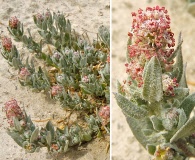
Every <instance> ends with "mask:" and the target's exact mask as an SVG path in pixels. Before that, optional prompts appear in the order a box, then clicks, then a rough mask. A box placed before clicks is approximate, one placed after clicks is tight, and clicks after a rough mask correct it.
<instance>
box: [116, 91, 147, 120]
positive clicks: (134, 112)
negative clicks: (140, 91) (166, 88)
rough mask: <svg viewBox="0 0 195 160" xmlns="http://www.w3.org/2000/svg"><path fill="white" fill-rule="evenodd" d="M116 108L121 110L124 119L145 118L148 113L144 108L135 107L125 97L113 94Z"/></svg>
mask: <svg viewBox="0 0 195 160" xmlns="http://www.w3.org/2000/svg"><path fill="white" fill-rule="evenodd" d="M114 95H115V98H116V101H117V104H118V106H119V107H120V108H121V109H122V111H123V113H124V115H125V116H126V117H133V118H136V119H140V118H144V117H146V116H147V114H148V111H147V110H145V109H144V108H141V107H138V106H136V104H134V103H132V102H131V101H130V100H128V99H127V98H126V97H124V96H123V95H121V94H117V93H114Z"/></svg>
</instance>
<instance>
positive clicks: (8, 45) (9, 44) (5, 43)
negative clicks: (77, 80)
mask: <svg viewBox="0 0 195 160" xmlns="http://www.w3.org/2000/svg"><path fill="white" fill-rule="evenodd" d="M1 44H2V46H3V48H4V50H5V51H8V52H10V51H11V49H12V41H11V38H7V37H5V36H4V37H2V39H1Z"/></svg>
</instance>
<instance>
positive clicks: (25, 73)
mask: <svg viewBox="0 0 195 160" xmlns="http://www.w3.org/2000/svg"><path fill="white" fill-rule="evenodd" d="M29 75H30V72H29V71H28V69H27V68H25V67H22V68H21V70H20V73H19V76H20V78H21V79H25V78H26V77H28V76H29Z"/></svg>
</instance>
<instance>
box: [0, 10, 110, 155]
mask: <svg viewBox="0 0 195 160" xmlns="http://www.w3.org/2000/svg"><path fill="white" fill-rule="evenodd" d="M33 18H34V23H35V24H36V26H37V27H38V33H39V35H40V38H39V39H38V40H35V39H34V38H33V36H32V35H31V32H30V29H27V33H28V35H26V34H25V32H24V28H23V24H22V23H21V22H20V21H19V19H18V18H17V17H11V18H10V20H9V26H8V31H9V33H10V34H11V35H12V37H13V38H14V40H15V41H17V42H21V43H23V45H24V46H25V47H26V48H27V49H28V50H29V51H30V52H32V54H31V55H30V56H26V55H23V56H21V54H20V53H19V51H18V50H17V48H16V46H15V45H13V44H12V41H11V39H10V38H8V37H7V36H3V37H2V38H1V39H2V42H1V46H2V49H1V50H2V51H1V54H2V55H3V57H4V58H5V59H6V60H7V62H8V64H9V65H10V66H12V67H13V68H15V69H16V70H18V80H19V82H20V84H21V85H22V86H29V87H30V88H32V89H33V90H35V91H44V92H45V93H49V94H50V97H51V98H52V99H56V100H58V101H60V103H61V106H62V107H64V108H65V109H71V110H73V111H74V110H79V111H80V113H82V112H84V113H85V114H84V115H86V116H85V117H83V116H81V118H80V119H79V121H80V124H79V123H75V124H73V125H71V126H65V127H63V128H56V129H55V127H54V126H53V124H52V123H51V122H50V121H49V122H48V123H47V125H46V127H44V128H41V129H39V128H38V127H35V125H34V124H33V122H32V121H31V118H30V116H28V115H27V114H26V111H23V110H22V109H21V108H20V107H19V105H18V103H17V101H16V100H15V99H12V100H10V101H8V102H6V103H5V106H4V110H5V112H6V116H7V119H8V122H9V124H10V128H8V134H9V135H10V136H11V137H12V138H13V139H14V140H15V141H16V143H17V144H18V145H20V146H21V147H23V148H25V149H26V151H27V152H34V151H38V150H39V149H40V148H41V147H47V148H48V150H49V151H57V152H66V151H67V150H68V147H70V146H74V145H77V144H81V143H82V142H84V141H90V140H91V139H92V137H93V136H94V135H104V133H107V134H109V132H110V129H109V128H110V127H109V123H110V107H109V102H110V97H109V89H110V88H109V86H110V66H109V63H110V61H109V57H110V56H109V51H110V46H109V45H110V32H109V30H108V29H107V28H106V27H104V26H101V27H100V28H99V30H98V34H97V37H98V38H97V40H94V41H93V43H91V42H90V41H89V39H87V40H86V37H85V36H84V35H79V34H78V33H76V31H75V30H73V29H72V28H71V23H70V21H69V20H66V19H65V17H64V15H63V14H61V13H51V12H50V11H49V10H47V12H46V13H44V14H36V15H34V16H33ZM43 48H47V52H46V51H45V52H44V51H43ZM35 58H37V59H39V63H40V66H35V64H34V60H33V59H35ZM25 59H26V60H25ZM42 66H45V67H42ZM82 115H83V114H82ZM81 124H82V125H81ZM100 133H101V134H100Z"/></svg>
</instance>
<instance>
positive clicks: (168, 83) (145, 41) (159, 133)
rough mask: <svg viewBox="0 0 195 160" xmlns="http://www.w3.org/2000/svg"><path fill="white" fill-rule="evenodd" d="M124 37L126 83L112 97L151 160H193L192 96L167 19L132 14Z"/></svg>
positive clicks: (152, 12) (149, 11) (158, 12)
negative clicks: (130, 22) (191, 159)
mask: <svg viewBox="0 0 195 160" xmlns="http://www.w3.org/2000/svg"><path fill="white" fill-rule="evenodd" d="M132 17H133V23H132V30H131V32H129V33H128V37H129V39H128V44H127V63H126V64H125V66H126V73H127V74H128V78H127V80H125V84H124V85H122V84H120V83H119V82H118V93H115V98H116V100H117V103H118V105H119V107H120V108H121V109H122V111H123V113H124V115H125V117H126V120H127V122H128V124H129V126H130V128H131V130H132V132H133V134H134V136H135V137H136V139H137V140H138V141H139V142H140V143H141V145H142V146H143V147H144V148H145V149H147V150H148V152H149V153H150V154H151V155H153V156H154V159H155V160H184V159H187V158H189V157H195V116H194V115H191V113H192V111H193V109H194V105H195V94H191V95H189V89H188V86H187V83H186V77H185V66H184V65H183V58H182V49H181V47H182V38H181V34H180V35H179V40H178V45H177V47H176V49H174V48H173V47H174V46H175V39H174V34H173V32H172V31H171V29H170V22H171V19H170V17H169V15H168V14H167V10H166V9H165V8H164V7H159V6H156V7H147V8H146V10H142V9H139V10H138V12H137V13H135V12H132Z"/></svg>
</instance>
